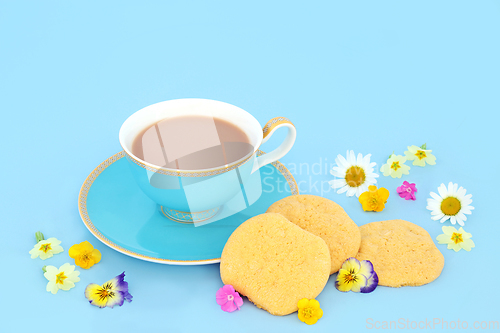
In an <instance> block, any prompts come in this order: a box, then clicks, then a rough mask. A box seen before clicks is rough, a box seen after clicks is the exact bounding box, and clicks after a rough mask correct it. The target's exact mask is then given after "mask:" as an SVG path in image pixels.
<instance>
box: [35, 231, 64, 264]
mask: <svg viewBox="0 0 500 333" xmlns="http://www.w3.org/2000/svg"><path fill="white" fill-rule="evenodd" d="M42 238H43V236H42ZM59 244H61V241H60V240H58V239H56V238H54V237H51V238H49V239H42V240H40V241H39V242H38V243H36V245H35V246H34V247H33V248H32V249H31V251H30V252H29V253H30V254H31V259H35V258H37V257H40V259H42V260H45V259H48V258H51V257H52V256H53V255H54V254H58V253H61V252H62V251H64V250H63V248H62V247H61V245H59Z"/></svg>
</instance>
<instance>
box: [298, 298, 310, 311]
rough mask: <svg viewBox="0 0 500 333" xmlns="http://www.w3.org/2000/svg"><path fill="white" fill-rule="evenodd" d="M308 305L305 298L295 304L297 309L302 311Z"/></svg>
mask: <svg viewBox="0 0 500 333" xmlns="http://www.w3.org/2000/svg"><path fill="white" fill-rule="evenodd" d="M308 304H309V300H308V299H307V298H303V299H301V300H300V301H299V302H298V303H297V307H298V308H299V309H303V308H305V307H306V306H307V305H308Z"/></svg>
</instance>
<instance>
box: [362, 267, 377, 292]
mask: <svg viewBox="0 0 500 333" xmlns="http://www.w3.org/2000/svg"><path fill="white" fill-rule="evenodd" d="M377 286H378V275H377V273H376V272H375V271H374V272H373V274H372V276H371V277H370V278H369V279H368V281H367V282H366V285H365V286H364V287H361V290H360V291H361V292H362V293H365V294H366V293H371V292H372V291H374V290H375V288H377Z"/></svg>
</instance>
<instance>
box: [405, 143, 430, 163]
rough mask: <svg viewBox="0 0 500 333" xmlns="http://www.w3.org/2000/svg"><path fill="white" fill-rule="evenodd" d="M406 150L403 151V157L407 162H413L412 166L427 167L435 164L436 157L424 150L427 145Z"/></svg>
mask: <svg viewBox="0 0 500 333" xmlns="http://www.w3.org/2000/svg"><path fill="white" fill-rule="evenodd" d="M407 148H408V150H407V151H405V156H406V159H407V160H408V161H413V165H417V166H421V167H423V166H425V163H426V162H427V164H429V165H435V164H436V156H434V155H432V154H431V152H432V150H429V149H426V148H427V145H426V144H424V145H422V147H417V146H409V147H407Z"/></svg>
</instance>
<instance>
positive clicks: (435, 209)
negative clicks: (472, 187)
mask: <svg viewBox="0 0 500 333" xmlns="http://www.w3.org/2000/svg"><path fill="white" fill-rule="evenodd" d="M438 192H439V195H438V194H436V193H434V192H431V197H432V198H429V199H427V209H428V210H430V211H431V215H432V219H433V220H434V221H436V220H439V219H441V221H440V222H441V223H443V222H444V221H446V220H448V219H450V222H451V224H455V223H457V222H458V224H459V225H461V226H463V225H464V221H466V220H467V217H466V216H465V214H472V212H471V211H472V210H473V209H474V207H472V206H471V205H470V204H471V203H472V199H471V198H472V194H467V195H465V193H467V190H466V189H464V188H463V187H462V186H460V188H458V184H453V183H452V182H450V183H449V184H448V188H446V186H445V185H444V184H441V185H440V186H439V187H438Z"/></svg>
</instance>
